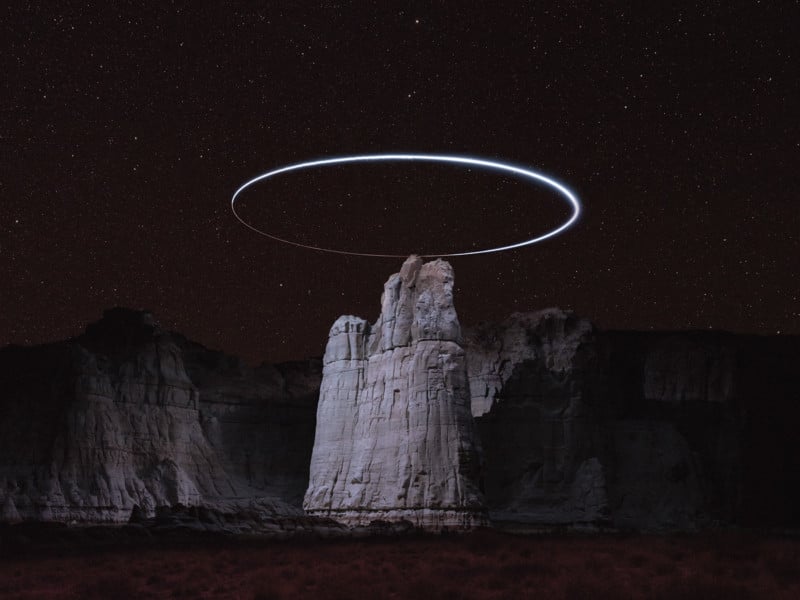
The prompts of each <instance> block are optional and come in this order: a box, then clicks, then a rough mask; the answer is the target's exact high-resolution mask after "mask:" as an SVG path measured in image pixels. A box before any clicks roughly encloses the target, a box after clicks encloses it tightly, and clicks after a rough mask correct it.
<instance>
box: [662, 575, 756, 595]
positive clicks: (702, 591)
mask: <svg viewBox="0 0 800 600" xmlns="http://www.w3.org/2000/svg"><path fill="white" fill-rule="evenodd" d="M758 597H759V595H758V594H756V593H755V591H753V590H752V589H750V588H748V587H746V586H744V585H742V584H739V583H735V582H731V581H728V580H724V579H722V580H721V579H716V578H712V577H705V576H701V575H698V576H693V577H689V578H684V579H671V580H667V581H665V582H663V583H662V584H661V585H660V586H658V588H657V589H656V590H655V591H654V594H653V598H654V600H672V599H674V598H681V600H749V599H751V598H758Z"/></svg>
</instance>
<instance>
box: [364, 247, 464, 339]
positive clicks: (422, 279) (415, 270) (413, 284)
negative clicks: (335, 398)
mask: <svg viewBox="0 0 800 600" xmlns="http://www.w3.org/2000/svg"><path fill="white" fill-rule="evenodd" d="M453 281H454V276H453V267H451V266H450V263H448V262H446V261H444V260H442V259H437V260H433V261H431V262H427V263H423V262H422V259H421V258H420V257H419V256H416V255H412V256H410V257H408V259H406V261H405V262H404V263H403V266H402V268H401V269H400V272H399V273H395V274H394V275H392V276H391V277H389V279H388V280H387V281H386V283H385V284H384V286H383V295H382V296H381V314H380V317H379V318H378V321H377V322H376V323H375V327H374V337H373V338H372V340H371V341H370V351H371V352H383V351H386V350H390V349H392V348H399V347H402V346H408V345H410V344H411V343H413V342H416V341H420V340H450V341H453V342H457V343H460V342H461V326H460V325H459V322H458V316H457V315H456V309H455V306H454V304H453Z"/></svg>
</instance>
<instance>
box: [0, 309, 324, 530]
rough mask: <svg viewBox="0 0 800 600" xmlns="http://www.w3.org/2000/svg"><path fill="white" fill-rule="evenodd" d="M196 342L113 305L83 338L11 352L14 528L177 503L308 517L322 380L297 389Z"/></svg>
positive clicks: (0, 455)
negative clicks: (26, 522)
mask: <svg viewBox="0 0 800 600" xmlns="http://www.w3.org/2000/svg"><path fill="white" fill-rule="evenodd" d="M188 347H189V344H188V343H187V342H186V341H185V340H183V339H182V338H180V336H174V335H171V334H168V333H165V332H163V331H162V330H161V329H160V328H159V327H158V326H157V325H156V324H155V322H154V321H153V320H152V316H151V315H149V314H148V313H142V312H137V311H129V310H125V309H115V310H111V311H107V313H106V315H105V317H104V319H103V320H102V321H100V322H99V323H96V324H94V325H92V326H90V327H89V328H88V329H87V332H86V334H85V335H83V336H81V337H79V338H77V339H75V340H71V341H68V342H63V343H59V344H53V345H49V346H44V347H37V348H31V349H21V348H6V349H4V350H3V351H2V353H0V381H1V382H2V395H0V410H2V413H0V414H2V419H0V427H1V428H2V431H0V505H2V506H3V515H4V517H5V516H6V515H7V516H8V518H7V519H6V520H17V519H37V520H59V521H72V520H75V521H79V522H119V521H125V520H127V519H128V518H129V516H130V515H131V512H132V509H133V507H134V506H136V505H138V506H139V507H141V509H143V511H144V513H145V514H148V515H152V514H154V511H155V508H156V507H157V506H164V505H169V506H171V505H174V504H179V503H180V504H184V505H193V506H198V505H205V506H209V507H212V508H215V509H218V510H221V511H227V512H229V511H236V510H241V509H242V508H249V509H253V510H257V511H262V512H265V513H280V514H301V510H300V507H299V499H300V495H301V494H302V490H303V489H304V487H305V477H304V473H305V470H304V468H303V465H304V464H307V462H306V461H307V460H308V455H309V450H310V444H311V436H312V435H313V410H314V404H315V400H316V397H315V387H316V384H317V382H318V381H319V378H318V377H319V374H318V372H317V374H316V376H315V375H314V374H313V373H310V374H308V376H307V379H308V380H307V381H305V382H303V383H302V384H298V385H293V384H289V383H288V382H287V375H286V374H282V373H280V372H279V371H277V370H276V371H275V372H269V373H261V374H258V373H255V372H253V370H248V368H246V367H245V366H244V365H241V363H238V361H236V360H235V359H231V358H230V357H227V358H226V357H224V355H219V353H211V352H209V351H206V350H204V349H202V348H200V347H198V346H196V345H194V346H193V348H192V350H191V351H189V350H188ZM187 356H188V358H189V360H188V361H187ZM215 356H216V359H217V360H222V362H223V363H224V362H225V361H226V360H227V361H232V362H234V363H236V364H237V368H238V370H239V374H238V377H234V376H232V374H231V372H230V369H227V370H226V369H221V368H220V365H219V364H217V365H214V364H209V360H211V361H212V362H213V360H214V357H215ZM204 363H205V364H204ZM187 364H188V367H187ZM307 369H309V370H313V367H307ZM289 370H290V371H291V369H289ZM190 371H191V372H193V376H190ZM196 382H199V384H200V387H199V386H198V384H197V383H196ZM204 392H205V393H204ZM295 396H296V397H295ZM287 405H290V406H291V408H286V407H287ZM287 423H290V424H287ZM284 424H287V427H284V426H283V425H284Z"/></svg>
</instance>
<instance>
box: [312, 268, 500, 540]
mask: <svg viewBox="0 0 800 600" xmlns="http://www.w3.org/2000/svg"><path fill="white" fill-rule="evenodd" d="M452 288H453V272H452V268H451V267H450V265H449V264H448V263H446V262H444V261H441V260H437V261H433V262H429V263H425V264H423V263H422V260H421V259H419V258H418V257H411V258H409V259H408V260H407V261H406V262H405V263H404V265H403V268H402V270H401V271H400V273H397V274H395V275H392V276H391V277H390V278H389V280H388V281H387V282H386V285H385V286H384V293H383V297H382V301H381V304H382V309H381V315H380V317H379V318H378V320H377V322H376V323H375V324H374V325H370V324H369V323H368V322H366V321H365V320H364V319H361V318H358V317H353V316H343V317H340V318H339V319H337V321H336V322H335V323H334V324H333V327H332V328H331V331H330V337H329V341H328V345H327V348H326V350H325V357H324V359H323V378H322V387H321V390H320V402H319V407H318V410H317V430H316V437H315V442H314V451H313V454H312V457H311V467H310V477H309V487H308V491H307V492H306V496H305V502H304V507H305V509H306V511H307V512H309V513H310V514H313V515H321V516H329V517H333V518H335V519H337V520H339V521H341V522H345V523H348V524H363V523H368V522H370V521H373V520H400V519H405V520H409V521H411V522H412V523H414V524H415V525H418V526H422V527H425V528H429V529H441V528H443V527H470V526H473V525H476V524H479V523H482V522H483V518H484V517H483V498H482V494H481V492H480V490H479V479H480V477H481V472H480V470H481V463H480V450H479V444H478V441H477V438H476V436H475V429H474V424H473V419H472V415H471V413H470V407H469V383H468V381H467V369H466V357H465V354H464V350H463V348H462V347H461V345H460V342H461V328H460V325H459V322H458V318H457V316H456V312H455V308H454V306H453V297H452Z"/></svg>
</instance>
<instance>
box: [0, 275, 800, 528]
mask: <svg viewBox="0 0 800 600" xmlns="http://www.w3.org/2000/svg"><path fill="white" fill-rule="evenodd" d="M452 278H453V274H452V270H451V269H450V268H449V266H448V265H447V264H446V263H442V262H440V261H435V262H432V263H428V264H427V265H422V264H421V261H419V260H418V259H417V260H410V261H407V262H406V264H405V265H404V266H403V269H402V270H401V272H400V273H398V274H397V275H394V276H392V277H391V278H390V279H389V281H388V282H387V284H386V287H385V290H384V296H383V300H382V310H381V316H380V317H379V319H378V321H377V322H376V323H375V324H374V325H370V324H369V323H367V322H366V321H364V320H363V319H359V318H357V317H349V316H348V317H341V318H340V319H339V320H337V321H336V323H334V326H333V327H332V329H331V335H330V339H329V343H328V346H327V349H326V352H325V358H324V363H325V366H324V371H325V377H324V380H322V369H323V367H322V363H321V361H319V360H309V361H303V362H298V363H291V364H282V365H263V366H261V367H258V368H250V367H248V366H247V365H245V364H243V363H242V362H241V361H240V360H238V359H237V358H235V357H232V356H228V355H225V354H223V353H220V352H213V351H209V350H207V349H205V348H203V347H202V346H199V345H197V344H194V343H192V342H190V341H188V340H186V339H184V338H183V337H181V336H180V335H178V334H174V333H168V332H165V331H162V330H161V329H160V328H159V327H158V326H157V324H156V323H155V322H154V321H153V318H152V316H150V315H149V314H147V313H142V312H137V311H130V310H125V309H114V310H111V311H108V312H107V313H106V315H105V316H104V318H103V319H102V320H101V321H100V322H98V323H96V324H93V325H90V326H89V328H88V329H87V331H86V333H85V334H84V335H82V336H80V337H78V338H76V339H74V340H69V341H65V342H60V343H54V344H49V345H45V346H38V347H33V348H18V347H8V348H4V349H0V521H12V522H13V521H18V520H21V519H34V520H61V521H71V520H76V521H79V522H103V521H106V522H120V521H126V520H127V519H128V517H129V516H130V515H131V512H132V509H133V507H134V506H135V505H139V506H140V507H142V508H143V511H144V513H145V514H147V515H153V513H154V512H155V508H156V507H157V506H161V505H174V504H177V503H181V504H187V505H198V504H199V505H204V506H208V507H210V508H214V509H217V510H220V511H222V512H238V511H242V510H246V511H248V512H250V513H251V514H252V513H255V514H262V515H286V516H291V515H299V514H301V513H302V509H301V505H302V502H303V500H304V493H305V503H306V507H307V509H308V511H309V512H311V513H313V514H318V515H328V516H334V517H336V518H337V519H341V520H342V521H344V522H346V523H364V522H369V521H372V520H376V519H408V520H411V521H412V522H414V523H416V524H420V525H423V526H426V527H432V528H438V527H442V526H448V527H450V526H467V525H472V524H475V523H480V522H482V519H483V514H484V513H483V512H482V511H483V508H484V507H485V508H486V509H488V512H489V515H490V517H491V518H492V519H493V521H494V522H500V521H504V520H505V521H513V522H523V523H530V524H536V525H554V524H558V525H567V526H570V525H579V524H606V525H613V526H618V527H623V528H634V529H655V530H659V529H660V530H682V529H693V528H697V527H703V526H707V525H713V524H715V523H723V524H725V523H736V524H741V525H755V526H774V527H795V528H796V527H798V526H800V452H798V451H797V449H796V445H797V442H796V436H797V433H796V432H797V423H798V422H800V339H799V338H797V337H792V336H780V337H759V336H742V335H732V334H724V333H715V332H681V333H640V332H602V331H597V330H595V328H594V327H593V326H592V325H591V323H590V322H589V321H587V320H585V319H581V318H578V317H576V316H575V315H573V314H571V313H569V312H564V311H561V310H558V309H548V310H544V311H539V312H534V313H525V314H517V315H513V316H511V317H510V318H508V319H506V320H505V321H502V322H500V323H493V324H491V323H486V324H482V325H480V326H478V327H474V328H471V329H465V330H464V331H463V332H462V330H461V327H460V325H459V322H458V319H457V317H456V313H455V309H454V305H453V298H452V283H453V280H452ZM321 381H322V392H321V394H322V400H321V401H320V402H319V405H318V404H317V398H318V394H319V390H320V382H321ZM470 407H471V412H472V414H473V415H474V419H473V417H472V416H471V415H470ZM315 413H316V414H317V415H318V417H319V419H318V422H317V431H316V438H317V446H316V448H314V436H315ZM481 446H482V452H481ZM312 448H314V452H313V458H312ZM309 464H310V465H311V478H310V485H309Z"/></svg>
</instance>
